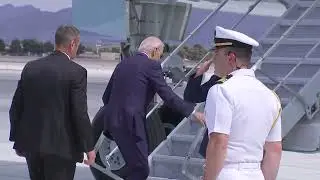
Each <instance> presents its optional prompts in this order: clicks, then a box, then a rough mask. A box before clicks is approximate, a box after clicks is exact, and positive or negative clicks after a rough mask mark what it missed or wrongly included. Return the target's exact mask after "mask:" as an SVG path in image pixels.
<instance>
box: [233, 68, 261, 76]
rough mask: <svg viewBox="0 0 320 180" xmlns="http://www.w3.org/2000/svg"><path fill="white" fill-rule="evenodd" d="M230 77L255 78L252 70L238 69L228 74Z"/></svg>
mask: <svg viewBox="0 0 320 180" xmlns="http://www.w3.org/2000/svg"><path fill="white" fill-rule="evenodd" d="M230 74H231V75H232V76H251V77H255V74H254V71H253V70H252V69H238V70H235V71H233V72H232V73H230Z"/></svg>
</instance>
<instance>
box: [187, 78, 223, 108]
mask: <svg viewBox="0 0 320 180" xmlns="http://www.w3.org/2000/svg"><path fill="white" fill-rule="evenodd" d="M194 76H195V74H193V75H192V76H191V77H190V78H189V80H188V83H187V86H186V89H185V91H184V94H183V96H184V100H186V101H189V102H194V103H200V102H205V101H206V99H207V94H208V91H209V89H210V88H211V87H212V86H213V85H215V84H216V83H217V81H218V80H219V79H220V77H219V76H216V75H212V76H211V78H210V79H209V81H207V82H205V83H204V84H202V85H201V82H202V78H203V75H201V76H198V77H196V78H194Z"/></svg>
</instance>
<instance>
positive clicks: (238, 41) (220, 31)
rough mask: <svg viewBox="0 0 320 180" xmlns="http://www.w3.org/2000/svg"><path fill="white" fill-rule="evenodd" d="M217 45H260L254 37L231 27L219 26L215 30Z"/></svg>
mask: <svg viewBox="0 0 320 180" xmlns="http://www.w3.org/2000/svg"><path fill="white" fill-rule="evenodd" d="M214 41H215V46H216V47H219V46H232V47H239V48H250V49H251V48H252V47H257V46H259V43H258V42H257V41H256V40H254V39H253V38H251V37H249V36H247V35H245V34H243V33H240V32H237V31H234V30H230V29H225V28H223V27H220V26H217V27H216V30H215V37H214Z"/></svg>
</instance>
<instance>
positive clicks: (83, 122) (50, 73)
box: [9, 51, 94, 162]
mask: <svg viewBox="0 0 320 180" xmlns="http://www.w3.org/2000/svg"><path fill="white" fill-rule="evenodd" d="M86 94H87V71H86V69H85V68H83V67H81V66H80V65H78V64H76V63H75V62H73V61H71V60H69V59H68V57H67V56H66V55H65V54H63V53H61V52H58V51H55V52H54V53H52V54H51V55H49V56H47V57H45V58H41V59H39V60H35V61H30V62H28V63H27V64H26V65H25V67H24V69H23V71H22V73H21V79H20V80H19V82H18V87H17V89H16V91H15V94H14V97H13V100H12V104H11V108H10V112H9V114H10V124H11V127H10V138H9V140H10V141H13V142H15V143H14V149H17V150H19V151H23V152H30V153H45V154H54V155H58V156H61V157H65V158H72V159H74V160H76V161H79V162H82V160H83V152H88V151H91V150H93V148H94V142H93V134H92V133H93V132H92V129H91V124H90V120H89V117H88V113H87V95H86Z"/></svg>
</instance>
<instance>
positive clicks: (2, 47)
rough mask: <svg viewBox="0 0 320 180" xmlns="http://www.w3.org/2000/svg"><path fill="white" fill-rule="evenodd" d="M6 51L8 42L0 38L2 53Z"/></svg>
mask: <svg viewBox="0 0 320 180" xmlns="http://www.w3.org/2000/svg"><path fill="white" fill-rule="evenodd" d="M5 51H6V44H5V43H4V40H2V39H0V53H2V52H5Z"/></svg>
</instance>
